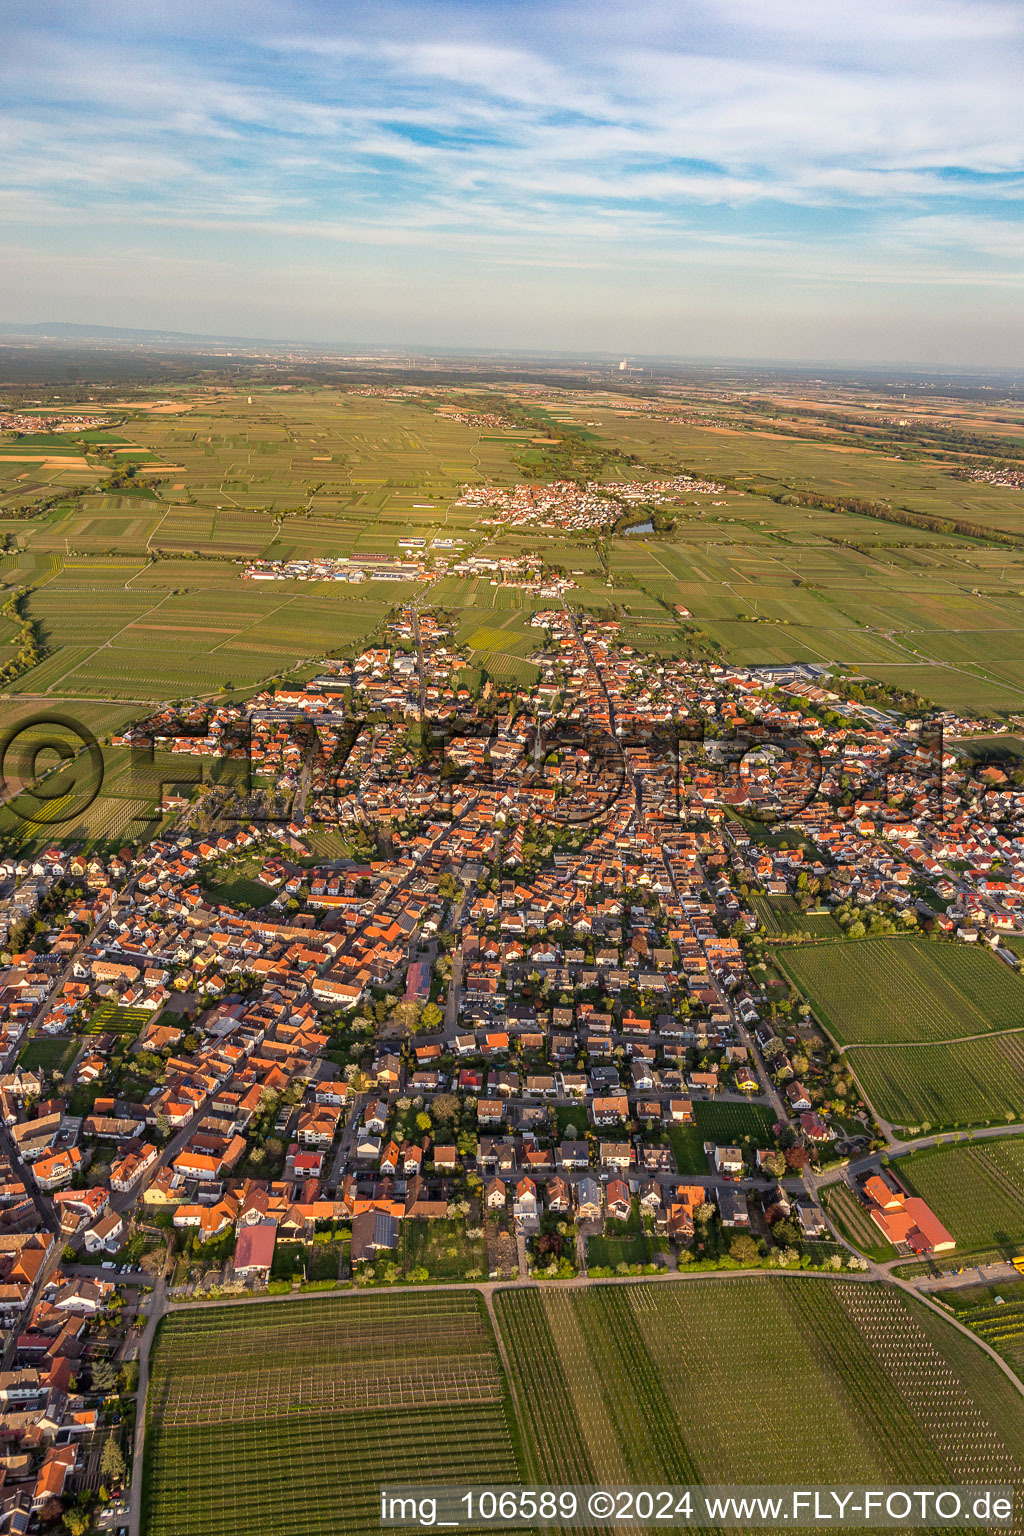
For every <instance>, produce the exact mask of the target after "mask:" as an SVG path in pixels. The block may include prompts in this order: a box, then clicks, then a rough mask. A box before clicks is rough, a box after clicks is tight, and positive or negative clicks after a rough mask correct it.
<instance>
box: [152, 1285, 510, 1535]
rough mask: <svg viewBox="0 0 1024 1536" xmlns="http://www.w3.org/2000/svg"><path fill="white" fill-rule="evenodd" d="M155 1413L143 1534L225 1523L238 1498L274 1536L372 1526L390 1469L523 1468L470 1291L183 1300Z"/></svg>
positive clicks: (158, 1354)
mask: <svg viewBox="0 0 1024 1536" xmlns="http://www.w3.org/2000/svg"><path fill="white" fill-rule="evenodd" d="M147 1415H148V1423H147V1437H146V1452H147V1455H146V1468H145V1487H144V1492H143V1522H142V1529H143V1532H144V1533H145V1536H224V1532H225V1531H229V1530H232V1529H234V1528H235V1527H236V1526H237V1525H238V1522H239V1512H240V1511H242V1510H244V1525H245V1528H246V1529H247V1530H252V1531H267V1532H269V1531H273V1532H274V1536H340V1533H348V1532H353V1533H356V1532H359V1533H362V1532H367V1533H369V1532H372V1531H377V1530H378V1529H379V1513H378V1512H379V1504H378V1499H379V1489H380V1487H381V1486H382V1485H383V1484H386V1483H402V1482H405V1483H408V1482H410V1481H411V1482H416V1481H421V1482H424V1483H430V1482H437V1481H445V1480H448V1481H458V1482H464V1483H471V1482H476V1481H478V1480H479V1477H480V1476H481V1475H482V1473H483V1472H484V1470H486V1473H487V1475H488V1476H489V1477H495V1478H497V1479H499V1480H501V1481H503V1482H506V1483H508V1484H511V1485H515V1484H517V1483H519V1482H520V1481H521V1480H522V1469H521V1467H520V1465H519V1463H518V1461H517V1456H516V1451H515V1443H516V1433H515V1425H514V1422H513V1420H512V1417H511V1409H510V1405H509V1403H508V1398H507V1391H506V1387H505V1382H504V1377H503V1374H502V1371H501V1367H500V1365H499V1361H498V1355H497V1351H496V1348H495V1343H494V1337H493V1334H492V1331H491V1327H490V1324H489V1322H488V1319H487V1315H486V1312H485V1310H484V1306H483V1301H482V1299H481V1298H480V1296H479V1295H476V1294H474V1293H471V1292H447V1293H437V1292H430V1291H421V1292H413V1293H404V1294H400V1295H395V1296H389V1295H385V1294H380V1293H369V1294H363V1295H358V1296H349V1295H343V1296H338V1297H330V1298H327V1297H325V1298H323V1299H321V1298H316V1299H305V1298H304V1299H303V1300H301V1301H291V1300H288V1301H280V1302H277V1303H264V1304H262V1305H258V1306H254V1307H231V1306H225V1307H217V1308H211V1309H209V1310H204V1311H202V1312H189V1311H187V1310H185V1311H181V1312H178V1313H174V1314H172V1315H171V1316H170V1317H168V1318H167V1319H165V1321H164V1322H163V1324H162V1325H161V1331H160V1334H159V1336H158V1338H157V1342H156V1346H155V1349H154V1353H153V1361H152V1374H151V1380H150V1389H149V1399H148V1404H147ZM398 1425H400V1426H401V1432H400V1433H397V1432H393V1431H394V1430H395V1429H396V1426H398ZM328 1473H329V1475H328Z"/></svg>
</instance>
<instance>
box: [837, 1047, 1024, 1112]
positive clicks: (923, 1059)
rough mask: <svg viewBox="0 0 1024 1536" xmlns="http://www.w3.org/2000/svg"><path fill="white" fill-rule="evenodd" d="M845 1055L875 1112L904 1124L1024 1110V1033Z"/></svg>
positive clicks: (867, 1049) (852, 1051)
mask: <svg viewBox="0 0 1024 1536" xmlns="http://www.w3.org/2000/svg"><path fill="white" fill-rule="evenodd" d="M846 1061H847V1064H848V1065H849V1067H850V1068H851V1070H852V1071H853V1073H854V1074H855V1076H856V1078H857V1080H858V1082H859V1083H860V1085H861V1087H862V1089H863V1091H864V1093H865V1094H866V1095H867V1097H868V1099H869V1101H870V1102H871V1104H872V1105H873V1107H874V1109H875V1112H876V1113H877V1114H878V1115H880V1116H881V1118H882V1119H883V1120H888V1121H889V1122H890V1123H891V1124H893V1125H897V1126H900V1127H903V1128H905V1129H910V1130H913V1129H917V1130H923V1129H924V1128H925V1127H926V1126H930V1127H932V1128H934V1129H937V1130H948V1129H957V1128H959V1127H961V1126H968V1125H998V1124H1000V1123H1001V1122H1003V1121H1009V1120H1016V1119H1017V1118H1018V1117H1019V1116H1021V1115H1024V1035H1022V1034H1017V1033H1014V1034H1001V1035H989V1036H980V1037H979V1038H978V1039H974V1040H967V1041H964V1042H962V1043H960V1044H946V1045H902V1046H901V1045H894V1046H883V1047H882V1048H881V1049H878V1048H871V1047H867V1046H852V1047H851V1048H850V1050H848V1051H847V1053H846Z"/></svg>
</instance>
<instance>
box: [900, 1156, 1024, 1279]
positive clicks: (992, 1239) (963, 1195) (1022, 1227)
mask: <svg viewBox="0 0 1024 1536" xmlns="http://www.w3.org/2000/svg"><path fill="white" fill-rule="evenodd" d="M896 1166H897V1170H898V1172H899V1176H900V1178H901V1179H903V1180H905V1181H906V1183H907V1184H908V1185H909V1186H910V1187H911V1189H913V1190H914V1191H915V1193H917V1194H919V1195H920V1196H921V1197H922V1198H923V1199H925V1200H927V1202H928V1204H929V1205H930V1206H931V1207H932V1209H933V1210H934V1211H935V1213H936V1215H937V1216H938V1217H939V1220H940V1221H941V1222H942V1223H943V1224H944V1226H946V1227H947V1228H948V1229H949V1231H950V1232H951V1233H952V1234H953V1236H954V1237H955V1238H956V1243H957V1250H958V1251H959V1250H965V1251H967V1252H970V1251H971V1250H972V1249H986V1250H987V1249H992V1248H996V1249H1001V1250H1002V1251H1004V1252H1009V1253H1011V1254H1013V1253H1017V1252H1018V1251H1020V1250H1021V1248H1022V1246H1024V1139H1022V1138H1021V1137H1019V1136H1007V1137H993V1138H991V1139H986V1140H983V1141H976V1142H974V1143H973V1144H969V1143H960V1144H954V1145H948V1144H947V1145H945V1146H941V1147H926V1148H925V1149H924V1150H923V1151H921V1152H914V1153H913V1154H912V1155H911V1156H910V1157H901V1158H900V1159H899V1161H898V1163H897V1165H896Z"/></svg>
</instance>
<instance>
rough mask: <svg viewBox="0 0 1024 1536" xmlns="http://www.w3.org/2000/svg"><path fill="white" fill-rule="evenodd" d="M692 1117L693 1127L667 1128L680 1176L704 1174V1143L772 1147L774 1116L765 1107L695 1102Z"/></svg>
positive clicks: (710, 1100)
mask: <svg viewBox="0 0 1024 1536" xmlns="http://www.w3.org/2000/svg"><path fill="white" fill-rule="evenodd" d="M693 1116H694V1124H693V1125H671V1126H669V1128H668V1136H669V1141H670V1143H671V1145H672V1154H673V1156H674V1157H675V1160H676V1167H677V1168H678V1170H679V1172H680V1173H707V1171H708V1160H707V1157H706V1155H705V1153H704V1143H705V1142H706V1141H713V1142H716V1143H717V1144H718V1145H720V1146H739V1147H742V1148H744V1149H746V1148H750V1149H751V1150H756V1149H757V1148H758V1147H769V1146H771V1144H772V1140H773V1133H774V1126H775V1114H774V1112H773V1111H772V1110H771V1109H770V1108H769V1107H768V1106H767V1105H766V1104H746V1103H738V1102H733V1101H731V1100H726V1099H698V1100H697V1102H696V1103H695V1104H694V1106H693Z"/></svg>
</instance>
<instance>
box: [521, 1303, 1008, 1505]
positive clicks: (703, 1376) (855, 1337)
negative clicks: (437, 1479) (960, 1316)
mask: <svg viewBox="0 0 1024 1536" xmlns="http://www.w3.org/2000/svg"><path fill="white" fill-rule="evenodd" d="M495 1305H496V1309H497V1314H498V1319H499V1323H500V1326H501V1330H502V1333H503V1335H504V1337H505V1340H506V1347H507V1349H508V1352H509V1355H510V1358H511V1364H512V1372H513V1378H514V1382H515V1387H516V1396H517V1400H518V1402H519V1403H520V1404H521V1405H522V1411H523V1414H524V1417H525V1421H526V1428H527V1431H528V1474H529V1477H530V1479H531V1480H533V1479H536V1480H547V1479H550V1480H552V1481H556V1480H557V1481H559V1482H581V1483H583V1482H607V1483H637V1482H643V1481H647V1480H656V1481H657V1482H659V1483H666V1484H671V1483H681V1484H685V1483H697V1482H705V1483H716V1484H725V1483H737V1484H752V1483H758V1482H762V1481H763V1480H764V1477H765V1460H764V1457H765V1446H766V1445H767V1444H770V1445H771V1480H772V1482H776V1483H786V1482H798V1483H800V1484H801V1485H803V1484H805V1483H806V1484H810V1485H813V1484H815V1483H828V1482H831V1481H833V1480H836V1479H841V1480H843V1481H844V1482H849V1483H851V1484H855V1483H874V1482H875V1481H876V1480H877V1481H878V1482H879V1483H881V1484H884V1483H887V1482H889V1483H899V1482H906V1481H912V1480H914V1479H920V1478H928V1479H933V1480H935V1481H936V1482H941V1481H947V1482H949V1483H957V1482H966V1481H985V1480H987V1479H989V1478H991V1480H992V1481H993V1482H996V1481H1004V1482H1010V1481H1014V1480H1015V1479H1016V1478H1018V1477H1019V1476H1020V1475H1021V1472H1022V1470H1024V1467H1022V1463H1021V1457H1022V1455H1024V1405H1022V1404H1021V1402H1020V1399H1019V1398H1018V1396H1017V1394H1016V1392H1015V1391H1014V1389H1013V1388H1012V1386H1011V1385H1010V1383H1009V1382H1008V1381H1006V1379H1005V1378H1004V1377H1003V1376H1002V1375H1001V1374H1000V1373H999V1371H998V1370H997V1368H996V1367H995V1366H994V1365H993V1363H992V1362H991V1361H990V1360H988V1359H987V1358H986V1357H985V1356H984V1355H982V1354H981V1353H980V1351H978V1350H977V1349H974V1348H972V1346H971V1344H970V1342H969V1341H968V1340H965V1339H962V1338H961V1337H960V1336H959V1335H956V1334H954V1333H953V1331H952V1330H951V1329H950V1328H949V1327H948V1326H947V1325H946V1324H945V1323H944V1322H943V1321H942V1320H941V1319H938V1318H935V1317H934V1316H933V1315H932V1314H930V1313H928V1312H926V1311H925V1310H924V1309H923V1308H921V1307H919V1306H918V1304H917V1303H916V1302H914V1301H913V1300H910V1299H907V1298H905V1297H904V1296H903V1295H902V1294H900V1293H898V1292H896V1291H895V1290H894V1289H893V1288H890V1287H882V1286H878V1285H865V1284H857V1283H855V1282H853V1281H847V1280H839V1281H835V1282H831V1281H826V1280H816V1279H810V1278H804V1279H797V1278H789V1279H784V1278H781V1277H772V1276H767V1275H765V1276H762V1277H758V1278H750V1279H747V1278H743V1279H740V1280H735V1281H730V1282H729V1283H723V1282H721V1281H714V1280H700V1279H694V1280H692V1281H687V1282H686V1283H684V1284H674V1285H659V1286H655V1285H650V1284H648V1285H644V1284H642V1283H638V1284H636V1285H623V1286H611V1285H608V1286H600V1285H598V1286H594V1287H591V1288H588V1289H586V1290H583V1291H575V1292H570V1291H563V1290H555V1289H554V1288H546V1289H544V1290H543V1291H540V1292H538V1291H521V1290H519V1291H499V1292H498V1294H497V1296H496V1299H495ZM780 1424H785V1425H786V1433H785V1434H783V1435H779V1434H777V1433H776V1430H777V1427H778V1425H780Z"/></svg>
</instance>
